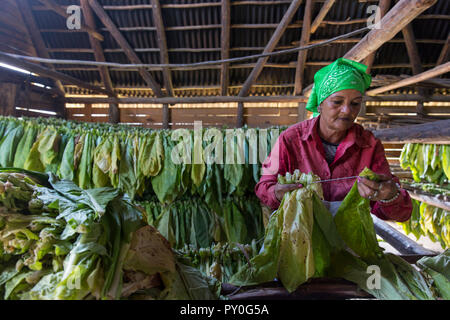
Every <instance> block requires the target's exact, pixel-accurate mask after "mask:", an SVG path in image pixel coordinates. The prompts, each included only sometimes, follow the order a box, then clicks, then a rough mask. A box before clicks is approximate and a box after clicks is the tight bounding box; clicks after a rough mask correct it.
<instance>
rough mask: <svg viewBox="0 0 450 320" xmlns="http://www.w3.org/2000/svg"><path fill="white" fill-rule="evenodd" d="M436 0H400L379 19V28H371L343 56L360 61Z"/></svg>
mask: <svg viewBox="0 0 450 320" xmlns="http://www.w3.org/2000/svg"><path fill="white" fill-rule="evenodd" d="M436 1H437V0H401V1H399V2H398V3H397V4H396V5H395V6H394V7H393V8H392V9H391V10H389V12H388V13H387V14H386V15H385V16H384V17H383V18H382V19H381V21H380V28H379V29H373V30H371V31H370V32H369V33H368V34H367V35H366V36H365V37H364V38H363V39H362V40H361V41H360V42H359V43H358V44H357V45H356V46H354V47H353V48H352V49H350V51H348V52H347V53H346V54H345V55H344V58H347V59H350V60H354V61H357V62H360V61H362V60H363V59H364V58H366V57H367V56H368V55H369V54H371V53H373V52H375V50H377V49H378V48H379V47H381V46H382V45H383V44H384V43H385V42H386V41H389V40H390V39H392V38H393V37H394V36H395V35H396V34H397V33H398V32H400V31H401V30H402V29H403V28H404V27H405V26H406V25H408V24H409V23H410V22H411V21H412V20H413V19H414V18H416V17H417V16H419V15H420V14H421V13H422V12H424V11H425V10H426V9H428V8H429V7H431V6H432V5H433V4H435V3H436Z"/></svg>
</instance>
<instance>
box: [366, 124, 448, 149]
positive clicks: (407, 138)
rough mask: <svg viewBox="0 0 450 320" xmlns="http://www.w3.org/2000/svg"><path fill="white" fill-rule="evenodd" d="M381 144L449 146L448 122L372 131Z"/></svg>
mask: <svg viewBox="0 0 450 320" xmlns="http://www.w3.org/2000/svg"><path fill="white" fill-rule="evenodd" d="M372 133H373V134H374V135H375V137H376V138H378V139H380V140H381V141H382V142H389V143H432V144H450V120H439V121H433V122H429V123H425V124H417V125H409V126H401V127H396V128H391V129H382V130H374V131H372Z"/></svg>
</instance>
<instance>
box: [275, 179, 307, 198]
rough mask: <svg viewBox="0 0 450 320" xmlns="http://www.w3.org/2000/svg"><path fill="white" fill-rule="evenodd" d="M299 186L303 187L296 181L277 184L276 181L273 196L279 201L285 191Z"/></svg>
mask: <svg viewBox="0 0 450 320" xmlns="http://www.w3.org/2000/svg"><path fill="white" fill-rule="evenodd" d="M299 188H303V185H302V184H298V183H292V184H279V183H277V184H276V185H275V189H274V192H275V197H276V198H277V199H278V201H281V200H282V199H283V197H284V194H285V193H286V192H289V191H292V190H295V189H299Z"/></svg>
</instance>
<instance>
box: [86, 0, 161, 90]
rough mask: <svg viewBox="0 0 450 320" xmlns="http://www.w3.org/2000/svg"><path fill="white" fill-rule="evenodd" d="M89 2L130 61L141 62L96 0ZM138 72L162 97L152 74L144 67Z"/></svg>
mask: <svg viewBox="0 0 450 320" xmlns="http://www.w3.org/2000/svg"><path fill="white" fill-rule="evenodd" d="M89 4H90V5H91V8H92V9H93V10H94V12H95V13H96V14H97V16H98V17H99V18H100V20H101V21H102V23H103V24H104V25H105V27H106V28H107V29H108V31H109V32H110V33H111V35H112V37H113V38H114V39H115V40H116V41H117V43H118V44H119V46H120V47H121V48H122V49H123V50H124V52H125V55H126V56H127V57H128V59H130V61H131V63H135V64H142V61H141V59H139V57H138V56H137V54H136V53H135V52H134V50H133V48H132V47H131V46H130V44H129V43H128V41H127V40H126V39H125V37H124V36H123V35H122V33H121V32H120V31H119V29H117V27H116V25H115V24H114V22H113V21H112V20H111V18H110V17H109V16H108V14H107V13H106V12H105V10H104V9H103V7H102V6H101V5H100V4H99V3H98V1H97V0H89ZM139 73H140V74H141V76H142V78H143V79H144V80H145V82H146V83H147V84H148V85H149V86H150V88H152V89H153V93H154V94H155V96H157V97H162V96H163V94H162V91H161V87H160V86H159V84H158V83H157V82H156V81H155V80H154V79H153V77H152V75H151V74H150V73H149V72H148V71H147V70H146V69H144V68H140V69H139Z"/></svg>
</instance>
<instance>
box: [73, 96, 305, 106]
mask: <svg viewBox="0 0 450 320" xmlns="http://www.w3.org/2000/svg"><path fill="white" fill-rule="evenodd" d="M114 101H118V103H120V104H140V103H146V104H165V103H167V104H180V103H183V104H200V103H230V102H254V103H256V102H282V103H283V102H284V103H287V102H307V99H306V98H305V97H303V96H248V97H237V96H201V97H188V98H176V97H163V98H119V99H118V100H116V99H113V98H84V97H76V98H66V103H111V102H114Z"/></svg>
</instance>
